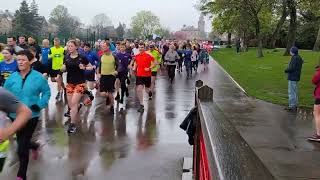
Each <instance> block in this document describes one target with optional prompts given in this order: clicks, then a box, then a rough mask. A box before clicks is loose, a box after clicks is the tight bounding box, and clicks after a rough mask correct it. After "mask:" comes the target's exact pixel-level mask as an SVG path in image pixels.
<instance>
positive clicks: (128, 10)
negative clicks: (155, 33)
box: [0, 0, 210, 31]
mask: <svg viewBox="0 0 320 180" xmlns="http://www.w3.org/2000/svg"><path fill="white" fill-rule="evenodd" d="M1 1H2V0H1ZM21 1H22V0H9V1H6V2H5V3H1V6H0V9H2V10H5V9H9V10H10V11H12V12H14V11H15V10H16V9H18V8H19V7H20V3H21ZM31 1H32V0H27V2H28V3H30V2H31ZM36 2H37V4H38V5H39V14H40V15H42V16H45V17H46V18H49V15H50V12H51V11H52V9H53V8H54V7H56V6H57V5H63V6H65V7H67V8H68V10H69V13H70V14H72V15H74V16H78V17H79V18H80V19H81V22H82V23H85V24H90V23H91V21H92V18H93V16H94V15H96V14H99V13H105V14H107V15H108V16H109V17H110V18H111V20H112V23H113V25H115V26H117V25H118V23H119V22H120V21H121V22H124V23H125V24H126V25H127V27H128V26H129V25H130V22H131V17H132V16H134V15H135V14H136V13H137V12H138V11H140V10H150V11H152V12H153V13H155V14H156V15H157V16H158V17H160V22H161V24H162V25H163V26H165V27H168V28H169V29H170V30H172V31H174V30H179V29H180V28H181V27H182V26H183V25H184V24H186V25H194V26H196V27H197V23H198V19H199V16H200V12H199V11H198V10H196V9H195V8H194V6H195V4H196V3H197V0H83V1H82V0H81V1H80V0H36ZM209 23H210V21H209V20H208V18H206V31H210V24H209Z"/></svg>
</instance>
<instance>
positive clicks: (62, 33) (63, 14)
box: [49, 5, 80, 38]
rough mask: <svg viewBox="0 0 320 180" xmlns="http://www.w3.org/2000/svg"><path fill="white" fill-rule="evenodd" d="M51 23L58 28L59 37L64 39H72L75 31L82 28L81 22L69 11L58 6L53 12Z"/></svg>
mask: <svg viewBox="0 0 320 180" xmlns="http://www.w3.org/2000/svg"><path fill="white" fill-rule="evenodd" d="M49 22H50V23H52V24H54V25H56V26H57V28H58V32H57V35H58V36H59V37H63V38H65V37H71V36H72V35H73V32H74V31H75V29H76V28H78V27H79V26H80V20H78V19H77V18H76V17H74V16H71V15H70V14H69V12H68V9H67V8H66V7H64V6H62V5H58V6H57V7H55V8H54V9H53V10H52V12H51V14H50V18H49Z"/></svg>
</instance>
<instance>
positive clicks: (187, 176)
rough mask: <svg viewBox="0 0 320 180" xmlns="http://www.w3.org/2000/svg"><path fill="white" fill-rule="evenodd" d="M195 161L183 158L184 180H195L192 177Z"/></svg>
mask: <svg viewBox="0 0 320 180" xmlns="http://www.w3.org/2000/svg"><path fill="white" fill-rule="evenodd" d="M192 164H193V160H192V158H190V157H184V158H183V169H182V178H181V179H182V180H193V177H192Z"/></svg>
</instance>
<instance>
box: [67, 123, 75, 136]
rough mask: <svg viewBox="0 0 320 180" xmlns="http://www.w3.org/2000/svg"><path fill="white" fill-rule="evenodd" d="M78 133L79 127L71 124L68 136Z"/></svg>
mask: <svg viewBox="0 0 320 180" xmlns="http://www.w3.org/2000/svg"><path fill="white" fill-rule="evenodd" d="M76 131H77V127H76V125H75V124H73V123H70V124H69V127H68V134H72V133H75V132H76Z"/></svg>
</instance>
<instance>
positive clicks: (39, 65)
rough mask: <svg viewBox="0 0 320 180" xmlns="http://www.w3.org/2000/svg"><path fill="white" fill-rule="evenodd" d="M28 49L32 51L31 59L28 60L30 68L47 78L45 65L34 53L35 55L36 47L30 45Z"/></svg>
mask: <svg viewBox="0 0 320 180" xmlns="http://www.w3.org/2000/svg"><path fill="white" fill-rule="evenodd" d="M28 50H29V51H30V52H31V53H32V56H33V57H32V60H31V61H30V63H31V68H32V69H33V70H35V71H38V72H39V73H41V74H42V75H43V76H44V77H45V78H46V79H47V77H48V74H47V72H46V67H45V66H44V65H43V64H42V63H41V62H40V61H39V60H38V59H37V58H36V55H37V50H36V48H35V47H30V48H29V49H28Z"/></svg>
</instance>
